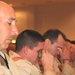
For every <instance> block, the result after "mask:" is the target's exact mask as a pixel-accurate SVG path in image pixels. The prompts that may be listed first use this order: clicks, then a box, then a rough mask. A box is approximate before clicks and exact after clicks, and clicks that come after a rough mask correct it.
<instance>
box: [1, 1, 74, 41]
mask: <svg viewBox="0 0 75 75" xmlns="http://www.w3.org/2000/svg"><path fill="white" fill-rule="evenodd" d="M2 1H5V2H7V3H9V4H10V5H12V7H14V9H15V14H16V17H17V23H16V25H17V27H18V30H19V33H20V32H22V31H23V30H25V29H33V30H36V31H38V32H40V33H41V34H43V33H44V32H45V31H46V30H48V29H54V28H57V29H59V30H61V31H62V32H63V33H64V34H65V35H66V36H67V38H68V39H70V40H75V0H2Z"/></svg>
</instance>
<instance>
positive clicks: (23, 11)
mask: <svg viewBox="0 0 75 75" xmlns="http://www.w3.org/2000/svg"><path fill="white" fill-rule="evenodd" d="M34 9H35V8H34V7H18V8H17V7H16V8H15V11H16V13H15V14H16V18H17V22H16V25H17V27H18V30H19V33H20V32H22V31H23V30H25V29H34V23H35V12H34V11H35V10H34Z"/></svg>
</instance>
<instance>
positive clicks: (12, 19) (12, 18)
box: [9, 18, 17, 22]
mask: <svg viewBox="0 0 75 75" xmlns="http://www.w3.org/2000/svg"><path fill="white" fill-rule="evenodd" d="M9 20H10V21H12V20H15V21H16V22H17V20H16V19H15V18H9Z"/></svg>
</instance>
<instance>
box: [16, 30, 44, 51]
mask: <svg viewBox="0 0 75 75" xmlns="http://www.w3.org/2000/svg"><path fill="white" fill-rule="evenodd" d="M39 42H44V38H43V36H42V35H41V34H40V33H38V32H37V31H34V30H24V31H23V32H21V33H20V34H19V36H18V37H17V40H16V51H20V50H21V49H22V48H23V47H24V46H29V48H30V49H33V48H34V47H35V46H37V45H38V43H39Z"/></svg>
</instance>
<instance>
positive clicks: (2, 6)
mask: <svg viewBox="0 0 75 75" xmlns="http://www.w3.org/2000/svg"><path fill="white" fill-rule="evenodd" d="M8 11H9V13H8ZM12 12H13V13H14V9H13V8H12V7H11V6H10V5H9V4H7V3H5V2H3V1H0V18H1V17H2V18H3V16H5V15H6V14H7V15H9V14H10V15H12Z"/></svg>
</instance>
